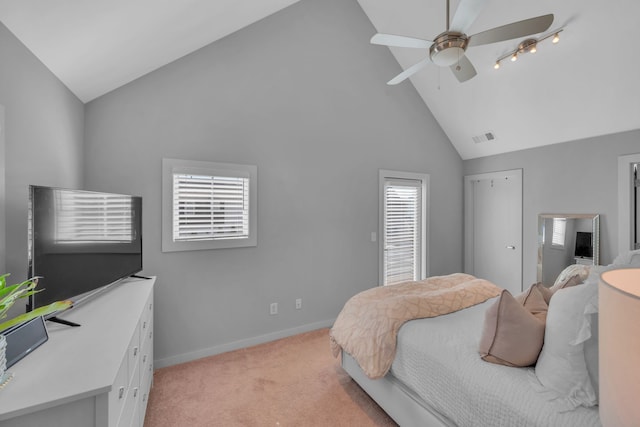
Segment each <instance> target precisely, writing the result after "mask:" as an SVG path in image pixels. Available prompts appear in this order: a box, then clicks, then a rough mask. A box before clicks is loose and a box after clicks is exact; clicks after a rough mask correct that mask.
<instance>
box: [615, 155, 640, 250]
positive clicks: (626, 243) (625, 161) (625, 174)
mask: <svg viewBox="0 0 640 427" xmlns="http://www.w3.org/2000/svg"><path fill="white" fill-rule="evenodd" d="M632 163H640V153H638V154H629V155H626V156H619V157H618V254H622V253H625V252H628V251H630V250H631V190H632V188H631V178H630V176H629V173H630V172H631V170H630V165H631V164H632Z"/></svg>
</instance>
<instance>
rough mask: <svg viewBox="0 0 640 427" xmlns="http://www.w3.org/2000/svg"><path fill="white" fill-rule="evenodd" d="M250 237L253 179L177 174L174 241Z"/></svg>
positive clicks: (174, 199)
mask: <svg viewBox="0 0 640 427" xmlns="http://www.w3.org/2000/svg"><path fill="white" fill-rule="evenodd" d="M248 237H249V178H246V177H237V176H211V175H193V174H184V173H174V174H173V240H174V241H183V242H184V241H198V240H223V239H246V238H248Z"/></svg>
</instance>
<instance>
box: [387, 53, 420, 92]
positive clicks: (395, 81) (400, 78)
mask: <svg viewBox="0 0 640 427" xmlns="http://www.w3.org/2000/svg"><path fill="white" fill-rule="evenodd" d="M429 62H431V59H429V58H428V57H427V58H425V59H423V60H422V61H420V62H417V63H415V64H413V65H412V66H411V67H409V68H407V69H406V70H404V71H403V72H401V73H400V74H398V75H397V76H395V77H394V78H392V79H391V80H389V81H388V82H387V84H388V85H397V84H398V83H400V82H402V81H404V80H406V79H408V78H409V77H411V76H412V75H414V74H415V73H417V72H418V71H420V70H421V69H422V68H424V66H425V65H427V64H428V63H429Z"/></svg>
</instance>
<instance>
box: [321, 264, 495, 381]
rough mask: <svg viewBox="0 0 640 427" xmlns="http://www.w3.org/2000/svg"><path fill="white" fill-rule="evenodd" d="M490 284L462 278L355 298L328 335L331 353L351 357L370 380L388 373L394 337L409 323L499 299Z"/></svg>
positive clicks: (407, 285) (439, 279)
mask: <svg viewBox="0 0 640 427" xmlns="http://www.w3.org/2000/svg"><path fill="white" fill-rule="evenodd" d="M500 291H501V289H500V288H499V287H497V286H496V285H494V284H493V283H491V282H489V281H487V280H484V279H477V278H476V277H474V276H471V275H469V274H464V273H455V274H450V275H447V276H433V277H429V278H428V279H425V280H421V281H417V282H405V283H400V284H397V285H390V286H379V287H376V288H372V289H368V290H366V291H363V292H360V293H359V294H357V295H354V296H353V297H352V298H351V299H349V301H347V303H346V304H345V306H344V308H343V309H342V311H341V312H340V314H339V315H338V318H337V319H336V322H335V323H334V325H333V327H332V328H331V331H330V341H331V350H332V352H333V355H334V356H335V357H337V356H338V355H339V354H340V351H341V350H343V351H346V352H347V353H349V354H350V355H351V356H352V357H353V358H354V359H355V360H356V361H357V362H358V364H359V365H360V367H361V368H362V370H363V371H364V373H365V374H366V375H367V376H368V377H369V378H371V379H376V378H381V377H383V376H385V375H386V373H387V372H388V371H389V369H390V368H391V364H392V363H393V359H394V358H395V354H396V337H397V335H398V331H399V330H400V327H401V326H402V325H403V324H404V323H405V322H407V321H409V320H413V319H421V318H425V317H435V316H440V315H442V314H448V313H453V312H454V311H458V310H462V309H464V308H467V307H471V306H473V305H476V304H480V303H482V302H484V301H486V300H488V299H489V298H493V297H496V296H498V295H499V294H500Z"/></svg>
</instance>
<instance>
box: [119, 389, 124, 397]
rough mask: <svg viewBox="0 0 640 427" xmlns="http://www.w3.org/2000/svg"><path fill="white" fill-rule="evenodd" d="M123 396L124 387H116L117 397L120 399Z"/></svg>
mask: <svg viewBox="0 0 640 427" xmlns="http://www.w3.org/2000/svg"><path fill="white" fill-rule="evenodd" d="M123 396H124V387H120V388H119V389H118V399H122V397H123Z"/></svg>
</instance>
